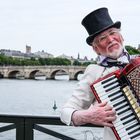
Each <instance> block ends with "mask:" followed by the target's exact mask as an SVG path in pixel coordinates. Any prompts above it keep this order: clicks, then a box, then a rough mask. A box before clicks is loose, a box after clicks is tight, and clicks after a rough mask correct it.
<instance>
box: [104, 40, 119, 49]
mask: <svg viewBox="0 0 140 140" xmlns="http://www.w3.org/2000/svg"><path fill="white" fill-rule="evenodd" d="M116 44H117V45H121V44H120V43H119V42H114V41H113V42H111V43H110V44H109V45H107V48H110V47H111V46H113V45H116Z"/></svg>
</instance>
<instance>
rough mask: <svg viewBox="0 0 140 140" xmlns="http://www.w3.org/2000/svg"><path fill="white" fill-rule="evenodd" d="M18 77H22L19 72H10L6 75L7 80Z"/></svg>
mask: <svg viewBox="0 0 140 140" xmlns="http://www.w3.org/2000/svg"><path fill="white" fill-rule="evenodd" d="M19 76H23V73H22V71H19V70H12V71H9V73H8V78H17V77H19Z"/></svg>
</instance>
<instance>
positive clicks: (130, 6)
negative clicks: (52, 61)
mask: <svg viewBox="0 0 140 140" xmlns="http://www.w3.org/2000/svg"><path fill="white" fill-rule="evenodd" d="M99 7H108V9H109V13H110V15H111V17H112V19H113V21H114V22H115V21H121V22H122V27H121V28H122V34H123V36H124V39H125V42H124V44H125V45H132V46H134V47H137V46H138V44H140V1H139V0H0V49H12V50H20V51H22V52H25V46H26V45H30V46H31V47H32V52H37V51H39V50H40V51H41V50H44V51H45V52H48V53H51V54H53V55H54V56H58V55H61V54H63V53H64V54H66V55H69V56H73V57H75V58H76V57H77V55H78V53H79V54H80V56H81V57H84V56H87V57H88V58H95V57H96V54H95V53H94V52H93V51H92V48H91V47H90V46H88V45H87V44H86V42H85V39H86V37H87V36H88V34H87V32H86V30H85V29H84V27H83V26H82V25H81V20H82V19H83V17H84V16H86V15H87V14H88V13H89V12H91V11H93V10H95V9H97V8H99Z"/></svg>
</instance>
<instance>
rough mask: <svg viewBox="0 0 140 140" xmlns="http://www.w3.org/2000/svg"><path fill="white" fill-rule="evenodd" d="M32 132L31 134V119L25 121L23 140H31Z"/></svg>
mask: <svg viewBox="0 0 140 140" xmlns="http://www.w3.org/2000/svg"><path fill="white" fill-rule="evenodd" d="M33 139H34V132H33V122H32V121H31V119H29V118H26V119H25V140H33Z"/></svg>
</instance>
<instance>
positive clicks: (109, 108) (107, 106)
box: [105, 105, 113, 111]
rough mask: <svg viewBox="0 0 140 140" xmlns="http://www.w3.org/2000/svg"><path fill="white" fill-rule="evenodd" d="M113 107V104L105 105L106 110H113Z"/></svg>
mask: <svg viewBox="0 0 140 140" xmlns="http://www.w3.org/2000/svg"><path fill="white" fill-rule="evenodd" d="M112 109H113V108H112V107H111V106H109V105H106V106H105V111H108V110H112Z"/></svg>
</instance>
